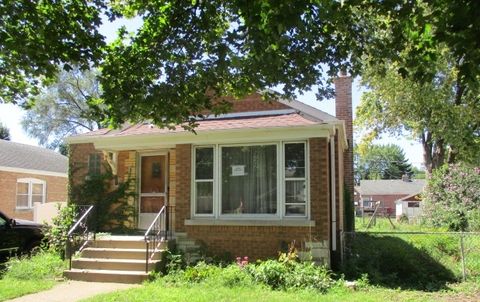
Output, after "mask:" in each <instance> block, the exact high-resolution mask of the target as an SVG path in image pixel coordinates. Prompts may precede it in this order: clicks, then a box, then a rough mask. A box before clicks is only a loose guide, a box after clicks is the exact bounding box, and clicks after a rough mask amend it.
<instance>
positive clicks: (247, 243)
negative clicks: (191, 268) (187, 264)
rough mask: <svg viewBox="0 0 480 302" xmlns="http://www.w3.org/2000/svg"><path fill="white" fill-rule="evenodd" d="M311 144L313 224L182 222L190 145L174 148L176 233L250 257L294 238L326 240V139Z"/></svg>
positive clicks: (186, 215) (217, 250) (272, 253)
mask: <svg viewBox="0 0 480 302" xmlns="http://www.w3.org/2000/svg"><path fill="white" fill-rule="evenodd" d="M309 146H310V162H311V166H310V202H311V205H310V209H311V220H315V227H312V228H310V227H287V226H217V225H208V226H205V225H193V226H192V225H187V226H185V225H184V222H185V219H190V186H191V182H190V181H191V172H190V169H191V145H177V148H176V159H177V160H176V173H177V178H176V179H177V184H176V217H175V220H176V224H175V229H176V231H177V232H186V233H187V235H188V237H189V238H192V239H196V240H197V241H199V242H202V243H203V244H204V245H205V246H206V248H207V251H208V252H210V253H213V254H216V255H220V256H221V255H225V254H228V255H230V256H232V257H236V256H249V257H251V258H252V259H257V258H268V257H276V256H278V252H279V250H280V249H281V248H282V247H284V246H285V245H286V244H289V243H291V242H292V241H294V240H295V241H296V244H297V245H298V246H301V245H302V244H303V242H305V241H320V240H322V241H323V240H328V238H329V232H330V225H329V190H328V181H329V171H328V143H327V140H326V139H320V138H314V139H310V140H309Z"/></svg>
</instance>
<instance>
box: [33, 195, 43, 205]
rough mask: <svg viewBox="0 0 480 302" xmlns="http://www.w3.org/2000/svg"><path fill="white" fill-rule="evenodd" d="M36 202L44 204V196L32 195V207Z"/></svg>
mask: <svg viewBox="0 0 480 302" xmlns="http://www.w3.org/2000/svg"><path fill="white" fill-rule="evenodd" d="M34 202H43V195H32V205H33V203H34Z"/></svg>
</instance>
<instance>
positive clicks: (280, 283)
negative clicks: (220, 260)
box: [245, 260, 289, 289]
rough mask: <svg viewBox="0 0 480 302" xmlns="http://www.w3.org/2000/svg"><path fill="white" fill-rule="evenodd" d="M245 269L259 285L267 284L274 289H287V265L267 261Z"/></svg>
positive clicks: (275, 261)
mask: <svg viewBox="0 0 480 302" xmlns="http://www.w3.org/2000/svg"><path fill="white" fill-rule="evenodd" d="M245 269H246V271H247V272H248V273H249V274H250V275H251V276H252V277H253V279H254V280H255V281H256V282H257V283H261V284H265V285H267V286H269V287H271V288H272V289H277V288H285V285H286V282H285V278H286V275H287V273H288V272H289V270H288V267H287V265H286V264H285V263H282V262H279V261H277V260H266V261H263V262H260V263H258V264H256V265H255V264H250V265H247V266H246V267H245Z"/></svg>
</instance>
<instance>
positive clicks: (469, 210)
mask: <svg viewBox="0 0 480 302" xmlns="http://www.w3.org/2000/svg"><path fill="white" fill-rule="evenodd" d="M424 213H425V215H426V217H427V218H428V219H429V221H431V223H432V224H433V225H435V226H442V225H443V226H447V227H448V228H449V229H450V230H452V231H480V221H479V218H480V167H470V166H467V165H463V164H459V165H449V166H443V167H441V168H439V169H437V170H435V171H434V172H433V174H432V176H431V178H430V179H429V181H428V185H427V187H426V188H425V196H424Z"/></svg>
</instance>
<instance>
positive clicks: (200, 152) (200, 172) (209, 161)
mask: <svg viewBox="0 0 480 302" xmlns="http://www.w3.org/2000/svg"><path fill="white" fill-rule="evenodd" d="M195 163H196V167H195V179H213V148H197V149H196V150H195Z"/></svg>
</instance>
